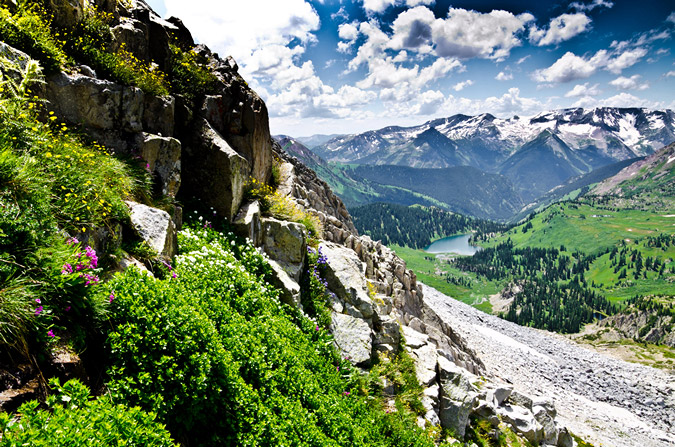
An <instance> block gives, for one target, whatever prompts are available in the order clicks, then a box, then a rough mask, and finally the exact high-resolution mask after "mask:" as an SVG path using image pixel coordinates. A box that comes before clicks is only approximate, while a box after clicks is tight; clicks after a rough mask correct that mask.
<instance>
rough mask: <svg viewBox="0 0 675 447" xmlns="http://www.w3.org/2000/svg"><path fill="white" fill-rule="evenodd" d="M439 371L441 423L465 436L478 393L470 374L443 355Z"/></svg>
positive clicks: (440, 358) (439, 360) (439, 363)
mask: <svg viewBox="0 0 675 447" xmlns="http://www.w3.org/2000/svg"><path fill="white" fill-rule="evenodd" d="M438 371H439V376H440V383H441V393H440V408H439V410H440V412H439V417H440V420H441V425H442V426H443V428H445V429H450V430H452V431H453V432H454V433H456V434H457V435H458V436H460V437H464V434H465V433H466V426H467V425H468V423H469V415H470V413H471V409H472V408H473V407H474V404H475V403H476V400H477V396H478V394H477V393H476V390H475V388H474V386H473V385H472V384H471V382H470V380H469V377H468V374H467V372H466V371H464V370H462V369H461V368H459V367H458V366H456V365H455V364H454V363H452V362H450V361H448V360H446V359H445V358H443V357H439V358H438Z"/></svg>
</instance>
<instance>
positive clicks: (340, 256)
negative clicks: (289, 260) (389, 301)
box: [320, 242, 374, 318]
mask: <svg viewBox="0 0 675 447" xmlns="http://www.w3.org/2000/svg"><path fill="white" fill-rule="evenodd" d="M320 248H321V250H322V253H323V254H324V255H325V256H326V257H327V258H328V266H327V268H326V280H327V281H328V288H329V289H330V290H331V291H333V293H335V294H336V295H337V296H338V297H339V298H340V299H341V300H343V301H344V302H347V303H349V304H352V305H353V306H354V307H356V309H358V311H359V312H360V313H361V314H362V315H363V316H364V317H365V318H371V317H372V316H373V314H374V306H373V301H372V300H371V299H370V296H369V295H368V285H367V282H366V278H365V276H364V272H363V264H362V263H361V261H360V260H359V258H358V257H357V256H356V253H354V251H353V250H350V249H348V248H345V247H343V246H340V245H337V244H334V243H330V242H324V243H322V244H321V245H320Z"/></svg>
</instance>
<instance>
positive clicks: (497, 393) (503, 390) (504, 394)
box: [486, 385, 513, 407]
mask: <svg viewBox="0 0 675 447" xmlns="http://www.w3.org/2000/svg"><path fill="white" fill-rule="evenodd" d="M512 392H513V387H512V386H511V385H500V386H496V387H495V388H491V389H489V390H488V391H487V393H486V400H487V401H488V402H491V403H492V404H493V405H494V406H495V407H498V406H500V405H501V404H503V403H504V401H505V400H506V399H508V398H509V396H511V393H512Z"/></svg>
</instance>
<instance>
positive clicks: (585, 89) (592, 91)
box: [565, 82, 601, 98]
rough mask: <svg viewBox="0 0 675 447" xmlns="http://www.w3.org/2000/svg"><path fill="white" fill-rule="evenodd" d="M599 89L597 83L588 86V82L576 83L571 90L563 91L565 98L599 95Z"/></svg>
mask: <svg viewBox="0 0 675 447" xmlns="http://www.w3.org/2000/svg"><path fill="white" fill-rule="evenodd" d="M600 93H601V92H600V89H599V88H598V84H595V85H592V86H590V87H589V85H588V82H586V83H584V84H577V85H575V86H574V88H573V89H572V90H570V91H569V92H567V93H565V98H578V97H589V96H597V95H599V94H600Z"/></svg>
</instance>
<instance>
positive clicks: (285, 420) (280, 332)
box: [105, 223, 433, 446]
mask: <svg viewBox="0 0 675 447" xmlns="http://www.w3.org/2000/svg"><path fill="white" fill-rule="evenodd" d="M200 226H206V228H199V227H197V226H196V225H190V224H189V225H188V226H187V229H186V230H184V231H182V232H181V233H180V235H179V247H180V255H179V256H178V257H177V258H176V263H175V268H172V269H171V274H170V275H166V276H167V278H166V279H164V280H158V279H153V278H150V277H148V276H146V275H143V274H141V273H139V272H132V271H127V272H126V273H125V274H123V275H118V276H116V277H115V278H114V279H113V280H112V281H111V282H110V283H109V284H108V285H107V286H108V288H109V292H111V293H114V301H113V303H112V305H111V319H110V323H111V327H112V330H111V332H110V334H109V339H108V352H109V354H110V365H111V366H110V369H109V371H108V373H109V375H110V382H109V383H108V386H109V388H110V389H111V391H112V393H113V396H115V398H116V399H120V400H121V401H123V402H126V403H127V404H129V405H141V406H142V407H143V408H145V409H146V410H149V411H153V412H157V414H158V415H159V417H160V419H161V420H162V421H164V422H165V423H166V424H167V426H168V427H169V429H170V431H171V432H172V433H173V435H174V437H175V438H176V439H178V440H188V439H189V441H190V444H191V445H217V444H221V445H247V446H253V445H303V446H324V445H374V446H388V445H392V446H393V445H396V446H401V445H403V446H405V445H410V446H413V445H416V446H417V445H419V446H422V445H428V446H431V445H433V439H432V438H431V437H430V436H428V435H427V434H425V433H424V432H423V431H422V430H420V429H419V428H417V427H416V426H415V424H414V417H413V416H412V415H411V414H409V413H408V412H406V411H405V409H404V408H402V409H401V411H400V412H397V414H387V413H385V412H384V411H382V407H381V405H380V404H379V403H376V402H374V401H373V400H372V399H370V398H368V397H367V396H362V395H360V394H359V393H358V384H359V382H360V374H359V373H358V372H356V370H354V369H352V368H351V367H350V366H349V364H348V363H347V362H345V361H344V360H343V359H341V358H340V357H339V356H338V355H337V353H336V352H335V350H334V348H333V344H332V338H331V337H330V336H329V334H328V333H327V332H326V331H325V330H323V329H321V328H320V327H318V325H317V324H316V323H315V322H314V321H312V320H310V319H308V318H307V317H305V316H303V315H302V314H301V313H300V311H299V310H298V309H296V308H295V307H290V306H286V305H283V304H282V303H280V301H279V300H278V297H277V292H276V291H275V290H274V289H273V288H272V287H271V286H269V284H268V283H266V282H265V281H264V280H262V279H261V278H264V276H265V275H264V273H263V274H262V275H261V274H260V270H261V269H262V270H263V271H265V270H266V269H268V268H269V267H266V266H265V264H266V263H265V260H264V257H263V256H262V255H260V254H258V253H257V251H256V250H255V249H254V248H253V247H251V246H244V247H242V246H241V245H240V242H239V241H238V240H237V239H236V238H234V236H232V234H228V233H219V232H217V231H215V230H213V229H210V228H208V225H206V223H204V224H202V225H200ZM109 292H105V293H109Z"/></svg>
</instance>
